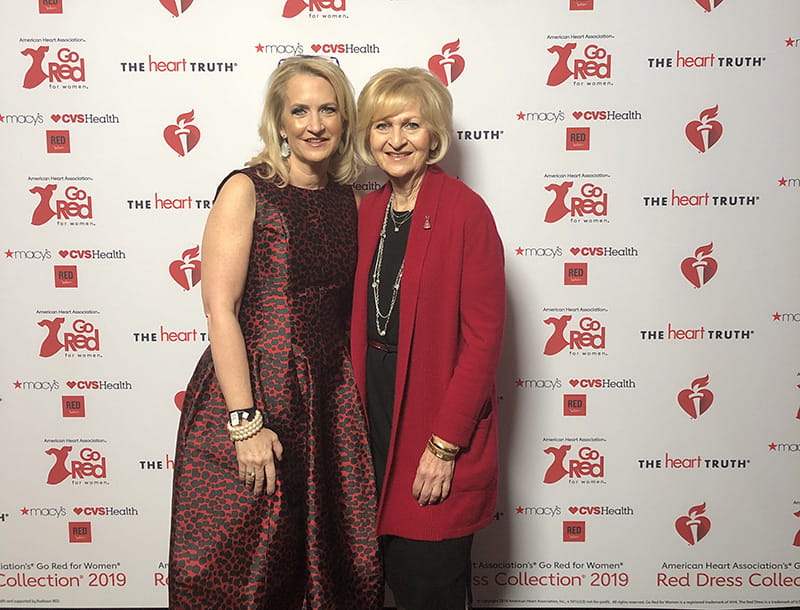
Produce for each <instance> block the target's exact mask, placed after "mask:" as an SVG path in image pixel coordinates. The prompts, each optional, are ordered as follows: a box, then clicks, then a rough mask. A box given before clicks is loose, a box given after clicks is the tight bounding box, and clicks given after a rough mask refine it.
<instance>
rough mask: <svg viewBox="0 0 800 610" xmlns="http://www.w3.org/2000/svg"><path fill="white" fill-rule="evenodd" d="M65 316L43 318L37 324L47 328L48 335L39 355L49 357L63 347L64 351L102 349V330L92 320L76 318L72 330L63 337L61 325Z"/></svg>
mask: <svg viewBox="0 0 800 610" xmlns="http://www.w3.org/2000/svg"><path fill="white" fill-rule="evenodd" d="M65 321H66V320H65V318H53V319H52V320H42V321H40V322H38V323H37V324H38V325H39V326H41V327H42V328H46V329H47V336H46V337H45V338H44V341H42V345H41V346H40V347H39V356H41V357H42V358H49V357H50V356H53V355H55V354H57V353H58V352H59V351H61V350H62V349H63V350H64V352H66V353H69V352H79V351H85V352H99V351H100V330H99V329H98V328H96V327H95V326H94V324H92V323H91V322H87V321H85V320H75V321H74V322H73V323H72V330H71V331H64V333H63V334H62V336H61V338H59V333H60V332H61V326H62V325H63V324H64V322H65Z"/></svg>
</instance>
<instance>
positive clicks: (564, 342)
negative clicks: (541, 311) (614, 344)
mask: <svg viewBox="0 0 800 610" xmlns="http://www.w3.org/2000/svg"><path fill="white" fill-rule="evenodd" d="M571 320H572V316H571V315H569V314H567V315H563V316H560V317H558V318H556V317H552V318H547V319H546V320H545V321H544V322H545V324H551V325H552V326H553V334H552V335H551V336H550V338H549V339H548V340H547V343H546V344H545V346H544V354H545V356H553V355H555V354H558V353H559V352H561V351H562V350H563V349H565V348H567V347H568V348H569V349H570V350H575V351H581V350H601V349H605V347H606V327H605V326H603V325H602V324H601V323H600V322H599V321H597V320H595V319H593V318H590V317H589V316H585V317H583V318H581V319H580V321H579V322H578V328H577V329H575V328H568V324H569V322H570V321H571Z"/></svg>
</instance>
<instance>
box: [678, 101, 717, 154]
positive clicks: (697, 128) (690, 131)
mask: <svg viewBox="0 0 800 610" xmlns="http://www.w3.org/2000/svg"><path fill="white" fill-rule="evenodd" d="M718 114H719V104H717V105H716V106H714V107H713V108H706V109H705V110H703V111H702V112H701V113H700V117H699V120H695V121H690V122H689V123H687V124H686V129H685V131H686V137H687V138H688V139H689V142H691V144H692V146H694V147H695V148H696V149H697V150H698V151H700V152H701V153H704V152H706V151H707V150H708V149H709V148H711V147H712V146H714V144H716V143H717V142H719V139H720V138H721V137H722V123H720V122H719V121H716V120H714V119H715V118H716V117H717V115H718Z"/></svg>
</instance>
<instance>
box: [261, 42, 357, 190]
mask: <svg viewBox="0 0 800 610" xmlns="http://www.w3.org/2000/svg"><path fill="white" fill-rule="evenodd" d="M298 74H309V75H311V76H319V77H321V78H324V79H325V80H326V81H328V82H329V83H330V85H331V87H333V91H334V93H335V94H336V103H337V104H338V106H339V112H340V114H341V117H342V139H341V142H340V143H339V147H338V149H337V150H336V152H334V154H333V156H332V157H331V160H330V165H329V171H330V173H331V175H332V176H333V178H334V180H335V181H336V182H338V183H340V184H351V183H353V182H355V179H356V178H357V177H358V174H359V173H360V171H361V166H360V164H359V162H358V158H357V157H356V154H355V145H354V137H353V130H354V127H355V125H354V123H355V114H356V104H355V98H354V95H353V86H352V85H351V84H350V81H349V80H348V79H347V76H345V74H344V72H342V70H341V68H340V67H339V66H338V65H337V64H336V63H335V62H333V61H331V60H329V59H325V58H323V57H308V56H302V55H298V56H294V57H289V58H287V59H284V60H282V61H281V62H280V63H279V64H278V67H277V68H275V70H274V71H273V72H272V75H271V76H270V78H269V83H268V85H267V95H266V99H265V101H264V109H263V111H262V113H261V124H260V125H259V128H258V135H259V136H261V141H262V142H263V143H264V148H263V150H262V151H261V152H260V153H258V154H257V155H256V156H255V157H253V158H252V159H250V161H248V162H247V164H246V165H248V166H253V165H259V164H261V163H264V164H265V165H266V166H267V170H266V172H264V173H263V174H264V175H263V176H262V177H263V178H264V179H266V180H272V181H274V182H275V183H276V184H277V185H278V186H280V187H284V186H286V185H287V184H288V183H289V166H288V163H287V161H286V160H285V159H283V158H282V157H281V134H280V131H281V116H282V114H283V109H284V106H285V104H286V88H287V86H288V84H289V80H290V79H291V78H292V77H293V76H297V75H298Z"/></svg>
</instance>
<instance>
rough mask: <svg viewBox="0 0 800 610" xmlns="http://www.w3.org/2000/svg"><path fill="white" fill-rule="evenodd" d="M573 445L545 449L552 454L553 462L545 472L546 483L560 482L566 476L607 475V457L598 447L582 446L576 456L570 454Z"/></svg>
mask: <svg viewBox="0 0 800 610" xmlns="http://www.w3.org/2000/svg"><path fill="white" fill-rule="evenodd" d="M571 449H572V445H560V446H558V447H548V448H547V449H545V450H544V452H545V453H548V454H550V456H551V457H552V459H553V462H552V463H551V464H550V466H549V467H548V468H547V470H546V471H545V473H544V482H545V483H550V484H552V483H558V482H559V481H560V480H561V479H563V478H564V477H569V479H571V480H572V479H582V478H584V477H588V478H589V479H602V478H603V477H604V476H605V464H606V458H605V457H604V456H602V455H601V454H600V452H599V451H597V449H592V448H591V447H581V448H580V449H578V451H577V455H576V456H575V457H574V458H570V457H569V456H568V453H569V451H570V450H571Z"/></svg>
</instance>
